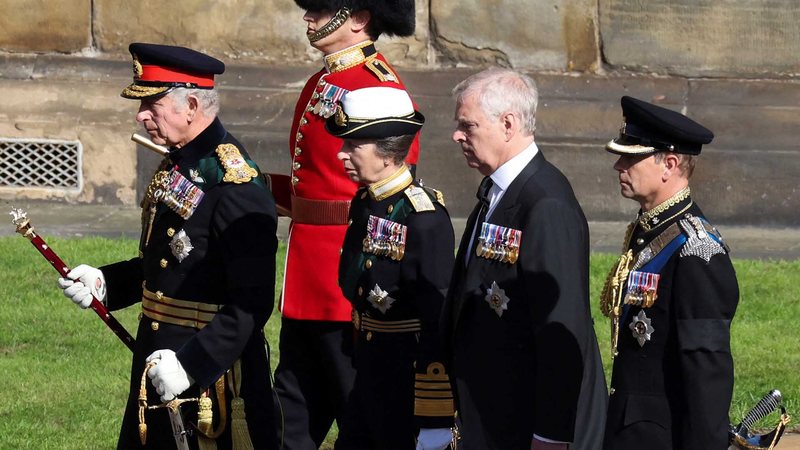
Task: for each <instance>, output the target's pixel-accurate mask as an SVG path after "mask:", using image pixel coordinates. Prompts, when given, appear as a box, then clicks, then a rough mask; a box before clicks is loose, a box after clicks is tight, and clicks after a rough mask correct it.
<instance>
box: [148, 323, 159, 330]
mask: <svg viewBox="0 0 800 450" xmlns="http://www.w3.org/2000/svg"><path fill="white" fill-rule="evenodd" d="M160 326H161V325H159V324H158V322H151V323H150V328H151V329H152V330H153V331H158V327H160Z"/></svg>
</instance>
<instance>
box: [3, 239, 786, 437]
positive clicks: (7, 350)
mask: <svg viewBox="0 0 800 450" xmlns="http://www.w3.org/2000/svg"><path fill="white" fill-rule="evenodd" d="M46 240H47V241H48V243H49V244H50V245H52V247H53V248H54V249H55V250H56V251H57V252H58V253H59V255H60V256H61V257H62V258H64V259H65V262H67V264H72V265H77V264H78V263H87V264H92V265H95V266H97V265H102V264H106V263H110V262H114V261H118V260H120V259H127V258H130V257H133V256H134V255H136V253H137V250H136V242H135V241H133V240H130V239H104V238H83V239H55V238H47V239H46ZM284 251H285V248H284V247H281V249H280V254H279V263H278V268H279V271H282V270H283V264H282V262H281V261H282V259H283V255H284ZM0 252H1V254H2V255H3V257H2V258H1V259H0V298H1V299H2V302H0V317H2V318H3V319H2V322H0V356H1V358H0V373H2V375H3V383H2V386H3V388H2V391H0V392H2V394H0V398H1V400H0V448H2V449H6V448H8V449H11V448H13V449H37V450H38V449H86V448H98V449H105V448H113V447H114V445H115V444H116V438H117V433H118V431H119V426H120V421H121V418H122V411H123V408H124V405H125V399H126V395H127V388H128V375H129V370H130V353H129V351H128V350H127V349H126V348H125V346H124V345H123V344H122V343H121V342H120V341H118V340H117V338H116V337H115V336H114V335H113V334H112V333H111V332H110V331H109V330H107V329H106V327H105V325H104V324H103V323H102V321H101V320H99V319H98V318H97V317H96V316H95V314H94V313H93V312H92V311H89V310H87V311H82V310H79V309H78V308H76V307H74V306H73V305H72V303H71V302H70V301H69V300H67V299H66V298H64V297H63V296H62V294H61V292H60V290H59V289H58V288H57V287H56V278H57V277H58V275H57V273H56V272H55V270H53V269H52V267H50V265H49V264H48V263H47V262H46V261H45V260H44V258H42V257H41V256H40V255H39V254H38V252H37V251H36V250H35V249H34V248H32V246H31V245H30V243H29V242H28V241H27V240H25V239H23V238H21V237H19V236H13V237H12V236H9V237H3V238H0ZM614 258H615V255H593V256H592V268H591V290H592V303H593V308H594V315H595V322H596V325H595V327H596V331H597V335H598V339H599V341H600V347H601V351H602V353H603V360H604V362H605V363H606V370H607V371H608V366H609V363H610V361H611V360H610V356H609V345H608V341H609V327H608V321H607V320H606V319H605V318H604V317H602V315H601V314H600V312H599V309H598V306H597V298H598V297H599V291H600V289H601V288H602V283H603V281H604V279H605V275H606V272H607V270H608V268H609V267H610V265H611V263H612V261H613V260H614ZM734 264H735V266H736V270H737V273H738V276H739V284H740V290H741V300H740V303H739V310H738V312H737V314H736V319H735V320H734V322H733V331H732V334H733V343H732V346H733V353H734V358H735V362H736V386H735V393H734V401H733V405H732V406H731V417H732V420H733V421H736V422H738V421H739V420H741V418H742V416H743V414H744V413H745V412H746V411H747V410H748V409H749V408H750V407H752V406H753V405H754V404H755V402H756V401H757V400H758V399H759V398H760V397H761V396H762V395H764V394H765V393H766V392H767V391H768V390H770V389H772V388H778V389H780V390H781V391H782V392H783V394H784V403H785V404H786V406H787V407H788V410H789V412H790V413H794V414H795V415H796V414H800V385H798V384H799V383H798V381H799V380H800V375H798V368H800V352H798V351H797V346H798V337H799V336H800V321H799V320H798V319H797V318H798V317H800V299H798V296H797V295H796V292H797V288H796V286H798V285H800V261H791V262H783V261H745V260H737V261H734ZM281 276H282V273H279V274H278V277H279V279H280V277H281ZM276 294H277V293H276ZM138 312H139V311H138V310H137V308H135V307H132V308H128V309H127V310H125V311H120V312H117V313H115V316H116V317H117V318H118V319H119V320H120V321H121V322H122V323H123V324H124V325H125V326H126V328H128V330H131V331H132V332H135V323H136V316H137V314H138ZM279 326H280V320H279V315H278V314H277V313H274V314H273V317H272V318H271V319H270V321H269V323H268V324H267V335H268V339H269V341H270V344H271V349H272V355H271V358H272V363H273V368H274V367H275V366H276V364H277V359H278V345H277V344H278V342H277V341H278V328H279ZM764 425H765V426H770V425H772V424H764Z"/></svg>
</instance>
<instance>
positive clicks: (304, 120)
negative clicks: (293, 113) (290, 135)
mask: <svg viewBox="0 0 800 450" xmlns="http://www.w3.org/2000/svg"><path fill="white" fill-rule="evenodd" d="M307 123H308V119H306V118H305V117H303V118H302V119H300V126H301V127H302V126H304V125H306V124H307Z"/></svg>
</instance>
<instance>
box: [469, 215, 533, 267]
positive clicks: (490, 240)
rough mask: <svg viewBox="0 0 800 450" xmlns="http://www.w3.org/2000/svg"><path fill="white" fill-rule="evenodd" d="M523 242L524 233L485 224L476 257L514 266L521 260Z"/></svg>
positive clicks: (479, 238)
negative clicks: (521, 243)
mask: <svg viewBox="0 0 800 450" xmlns="http://www.w3.org/2000/svg"><path fill="white" fill-rule="evenodd" d="M521 241H522V231H520V230H515V229H513V228H508V227H501V226H500V225H494V224H491V223H488V222H484V223H483V225H481V234H480V236H479V237H478V245H477V247H476V248H475V255H477V256H478V257H480V258H485V259H491V260H494V261H500V262H504V263H508V264H514V263H516V262H517V259H519V245H520V242H521Z"/></svg>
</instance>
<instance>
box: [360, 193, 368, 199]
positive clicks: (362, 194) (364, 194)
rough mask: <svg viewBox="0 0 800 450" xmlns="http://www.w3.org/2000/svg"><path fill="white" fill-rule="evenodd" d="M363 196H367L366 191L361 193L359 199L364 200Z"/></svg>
mask: <svg viewBox="0 0 800 450" xmlns="http://www.w3.org/2000/svg"><path fill="white" fill-rule="evenodd" d="M365 198H367V191H364V192H362V193H361V200H364V199H365Z"/></svg>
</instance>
